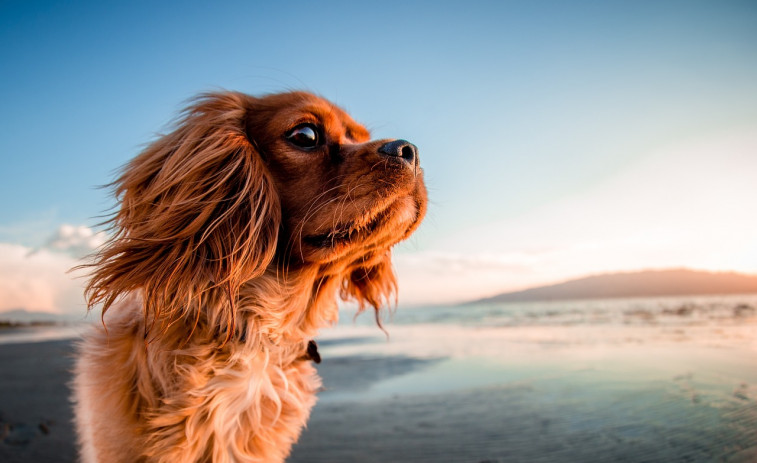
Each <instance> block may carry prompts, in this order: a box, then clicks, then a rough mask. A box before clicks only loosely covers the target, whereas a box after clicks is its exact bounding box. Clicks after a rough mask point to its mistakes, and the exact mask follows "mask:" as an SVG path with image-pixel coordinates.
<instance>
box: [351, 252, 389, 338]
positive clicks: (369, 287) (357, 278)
mask: <svg viewBox="0 0 757 463" xmlns="http://www.w3.org/2000/svg"><path fill="white" fill-rule="evenodd" d="M340 296H341V298H342V299H343V300H345V301H348V300H355V301H357V303H358V306H359V311H361V312H362V311H363V310H365V309H366V307H368V306H371V307H373V309H374V311H375V314H376V322H377V323H378V324H379V326H381V318H380V316H379V313H380V310H381V308H382V307H384V306H391V304H392V302H394V303H395V304H396V296H397V277H396V276H395V275H394V270H393V269H392V260H391V254H390V252H389V251H387V252H386V254H385V255H384V256H382V258H381V259H378V260H375V261H371V262H370V263H369V264H367V265H361V266H359V267H357V268H355V269H353V270H352V271H351V272H350V273H349V274H348V275H347V277H346V278H345V279H344V281H343V283H342V288H341V292H340Z"/></svg>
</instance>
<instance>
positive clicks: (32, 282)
mask: <svg viewBox="0 0 757 463" xmlns="http://www.w3.org/2000/svg"><path fill="white" fill-rule="evenodd" d="M31 251H32V249H31V248H28V247H26V246H22V245H18V244H10V243H0V256H2V257H0V310H7V309H16V308H24V309H27V310H33V311H34V310H43V311H50V312H57V313H68V314H79V313H80V314H82V316H83V315H84V314H85V313H86V309H85V304H84V298H83V295H82V293H83V284H84V283H83V280H81V279H77V276H79V277H80V276H81V272H79V273H76V272H74V273H69V270H70V269H71V268H72V267H74V266H76V265H77V264H79V263H80V262H79V261H78V260H77V259H75V258H73V257H71V256H69V255H66V254H63V253H55V252H50V251H48V250H46V249H40V250H37V251H36V252H31Z"/></svg>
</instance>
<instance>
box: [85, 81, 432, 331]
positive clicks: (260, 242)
mask: <svg viewBox="0 0 757 463" xmlns="http://www.w3.org/2000/svg"><path fill="white" fill-rule="evenodd" d="M114 187H115V190H116V195H117V198H118V199H119V201H120V209H119V210H118V211H117V212H116V213H115V215H114V217H113V219H112V225H113V231H114V233H113V237H112V239H111V240H110V241H109V242H108V243H107V244H106V246H105V247H104V248H103V249H102V250H101V252H100V254H99V255H98V258H97V261H96V263H95V264H94V267H95V271H94V272H93V278H92V280H91V281H90V285H89V288H88V291H89V297H90V303H91V304H95V303H103V306H104V309H106V310H107V308H108V307H109V306H110V305H111V304H112V303H113V302H114V301H115V300H116V299H117V298H118V297H120V296H122V295H125V294H126V293H129V292H132V291H136V290H141V291H142V294H143V300H144V304H145V310H146V311H147V312H146V313H148V314H150V315H151V316H153V317H154V319H157V320H164V321H166V320H167V321H171V320H173V319H176V318H178V317H182V316H185V315H187V314H188V313H189V312H192V311H194V309H193V308H197V307H202V306H203V304H207V303H209V302H213V301H219V300H227V301H229V304H230V305H231V307H232V309H233V303H234V302H233V301H234V300H235V298H236V294H237V292H238V290H239V288H240V286H241V285H242V284H244V283H245V282H247V281H250V280H252V279H255V278H259V277H261V276H263V275H264V274H265V273H266V272H269V273H270V272H272V271H276V272H297V271H303V269H314V268H317V270H318V272H320V273H321V274H323V275H328V276H329V277H330V278H336V279H340V280H341V287H342V297H344V298H354V299H356V300H357V301H358V302H359V303H360V304H361V306H364V305H366V304H367V305H371V306H373V307H376V308H378V307H379V306H380V305H381V304H382V301H384V300H385V299H387V298H388V296H389V295H390V294H391V293H392V292H393V291H394V290H395V286H396V285H395V279H394V274H393V272H392V270H391V262H390V254H389V250H390V248H391V247H392V246H393V245H394V244H396V243H398V242H399V241H401V240H403V239H404V238H406V237H407V236H409V234H410V233H411V232H412V231H413V230H415V228H417V226H418V225H419V223H420V221H421V219H422V218H423V215H424V213H425V210H426V190H425V187H424V184H423V173H422V170H421V169H420V166H419V160H418V151H417V149H416V147H415V146H414V145H412V144H411V143H409V142H407V141H404V140H375V141H371V140H370V134H369V132H368V131H367V130H366V129H365V128H364V127H363V126H361V125H360V124H358V123H356V122H355V121H353V120H352V118H350V116H349V115H347V114H346V113H345V112H344V111H343V110H341V109H340V108H338V107H336V106H334V105H333V104H331V103H329V102H328V101H326V100H324V99H322V98H319V97H316V96H314V95H311V94H308V93H303V92H293V93H284V94H276V95H269V96H265V97H262V98H256V97H251V96H248V95H244V94H240V93H231V92H229V93H218V94H208V95H204V96H202V97H200V98H199V99H198V100H196V101H195V103H194V104H193V105H192V106H190V107H189V108H188V109H187V110H186V112H185V114H184V117H183V118H182V119H181V120H180V122H179V124H178V126H177V128H176V129H175V130H174V131H173V132H172V133H170V134H168V135H165V136H164V137H162V138H160V139H158V140H157V141H155V142H154V143H153V144H152V145H150V146H149V147H148V148H147V149H146V150H145V151H144V152H143V153H142V154H140V155H139V156H138V157H136V158H135V159H134V160H132V161H131V162H130V163H129V164H127V165H126V166H125V167H124V169H123V172H122V174H121V176H120V177H119V179H118V180H117V181H116V182H114Z"/></svg>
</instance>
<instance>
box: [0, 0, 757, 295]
mask: <svg viewBox="0 0 757 463" xmlns="http://www.w3.org/2000/svg"><path fill="white" fill-rule="evenodd" d="M108 3H110V2H78V3H73V2H3V3H2V4H0V67H2V69H3V71H2V73H0V101H2V111H0V118H1V119H0V127H2V129H0V153H1V155H2V160H3V169H1V170H0V195H2V198H3V201H2V203H1V204H0V246H1V245H4V246H6V247H7V249H11V248H12V249H13V250H14V251H13V252H10V251H7V252H6V253H5V254H6V257H0V274H3V275H6V274H7V275H9V278H11V277H13V278H15V279H16V280H17V281H15V280H14V281H15V283H13V284H12V285H11V284H10V283H6V288H5V291H6V293H7V294H10V293H13V294H14V296H13V297H10V296H8V297H6V298H5V300H6V301H8V300H11V299H13V300H14V301H15V300H18V299H19V298H20V297H22V296H20V294H24V293H25V292H28V291H29V288H32V287H33V288H37V289H35V291H36V292H38V293H39V292H44V291H42V290H41V289H39V287H41V286H44V284H45V283H44V282H43V281H38V282H36V283H34V284H32V283H30V282H29V281H21V280H22V277H21V276H18V275H27V274H29V275H37V274H40V268H43V267H44V268H52V267H54V266H55V265H57V266H58V267H60V268H62V267H63V265H64V260H63V258H62V257H61V254H62V253H63V252H64V251H67V250H69V251H70V249H69V248H66V246H65V245H64V244H61V246H59V247H56V248H51V243H62V242H63V241H65V240H63V241H61V239H63V238H65V237H69V238H71V237H74V238H76V240H79V241H77V243H75V244H74V245H72V247H71V249H77V250H79V249H81V242H82V240H84V242H87V243H88V242H90V241H87V240H88V239H89V238H88V237H90V238H91V236H90V235H88V233H90V232H85V231H84V230H85V228H83V227H92V226H93V225H94V224H96V223H97V222H98V219H97V218H96V216H97V215H99V214H101V213H102V212H103V211H104V210H106V209H107V208H108V207H109V206H111V205H112V202H111V200H110V198H109V197H108V195H107V192H106V191H104V190H101V189H98V188H97V185H101V184H104V183H107V182H108V181H109V180H111V179H112V174H113V171H114V170H115V169H116V168H117V167H118V166H120V165H121V164H123V163H124V162H126V161H127V160H128V159H129V158H131V157H132V156H134V155H135V154H137V153H138V152H139V150H140V148H141V147H142V146H144V145H145V144H146V143H148V142H149V141H151V140H152V139H154V137H155V136H156V134H157V133H158V132H160V131H161V130H162V129H165V128H166V126H167V123H169V122H170V120H171V119H172V117H173V116H175V115H176V113H177V111H178V110H179V109H180V108H181V107H182V104H183V102H185V101H186V100H187V99H189V98H191V97H192V96H193V95H195V94H197V93H198V92H201V91H207V90H214V89H220V88H226V89H233V90H240V91H244V92H247V93H251V94H260V93H267V92H275V91H280V90H286V89H293V88H300V89H307V90H311V91H314V92H316V93H319V94H321V95H323V96H325V97H327V98H329V99H331V100H333V101H335V102H336V103H338V104H340V105H341V106H343V107H344V108H345V109H347V110H348V111H349V112H350V113H351V114H352V115H353V116H354V117H355V118H356V119H357V120H359V121H361V122H363V123H364V124H365V125H367V126H368V127H369V128H370V129H372V131H373V133H374V135H375V136H377V137H381V138H384V137H387V138H389V137H391V138H405V139H408V140H411V141H412V142H413V143H415V144H416V145H418V147H419V148H420V155H421V161H422V163H423V166H424V168H425V171H426V179H427V183H428V186H429V190H430V196H431V200H432V205H431V208H430V211H429V216H428V219H427V220H426V223H425V224H424V226H423V227H422V228H421V230H420V231H419V233H418V234H417V235H416V236H415V237H414V238H413V239H412V240H411V242H410V243H408V244H405V245H403V246H402V247H401V248H400V249H398V252H397V260H396V266H397V270H398V272H399V273H400V277H401V279H402V283H401V288H402V291H403V292H404V293H405V294H406V295H407V300H408V301H410V302H412V303H422V302H429V301H438V300H439V299H440V298H442V299H445V300H456V299H457V300H463V299H465V298H466V297H474V296H478V295H487V294H492V293H494V292H497V291H499V290H506V289H516V288H519V287H524V286H529V285H531V284H540V283H544V282H549V281H555V280H559V279H563V278H568V277H571V276H580V275H582V274H586V273H592V272H599V271H613V270H632V269H636V268H651V267H665V266H689V267H698V268H706V269H713V270H724V269H735V270H741V271H751V272H755V273H757V249H754V241H753V240H751V238H750V233H751V232H752V231H754V232H755V233H756V234H755V235H754V236H757V225H755V224H754V221H753V220H752V219H749V218H748V216H750V215H755V214H754V208H753V206H751V204H750V202H751V201H752V199H751V198H754V197H755V196H754V194H757V187H755V186H751V184H752V183H757V182H752V181H751V179H752V178H753V177H754V175H757V174H753V173H752V172H757V170H754V171H750V169H751V168H754V167H757V165H755V159H757V141H755V135H756V134H757V131H756V130H755V129H757V27H755V24H757V4H755V3H754V2H749V1H743V2H739V1H724V2H699V1H678V2H675V1H674V2H670V1H659V2H630V1H629V2H589V1H586V2H560V1H537V2H470V1H468V2H380V3H377V2H372V3H371V4H360V3H358V2H321V3H313V2H296V1H290V2H281V3H279V4H275V5H271V4H268V3H257V2H218V3H216V4H213V5H212V6H209V5H208V4H205V3H200V2H196V3H195V2H180V3H173V4H172V3H170V2H154V3H152V4H151V3H140V2H130V3H124V4H121V5H117V6H114V5H110V4H108ZM621 186H623V188H621ZM682 191H685V192H686V194H685V195H683V196H679V195H680V194H681V192H682ZM724 204H725V205H726V206H724ZM665 211H668V212H669V213H666V212H665ZM722 222H725V223H722ZM698 224H699V225H698ZM702 224H704V226H700V225H702ZM63 226H67V227H68V228H65V230H63V229H61V227H63ZM72 227H73V228H72ZM77 227H78V228H77ZM598 229H601V230H602V231H603V233H601V234H599V235H595V234H593V233H595V232H596V230H598ZM704 229H706V232H705V231H703V230H704ZM62 230H63V231H62ZM71 230H80V231H79V232H72V231H71ZM697 230H700V232H701V233H705V235H706V236H705V237H704V238H702V236H700V235H698V234H697V233H698V232H697ZM72 233H73V234H72ZM730 233H736V235H731V234H730ZM673 236H676V237H677V238H676V239H673V238H671V237H673ZM62 237H63V238H62ZM56 240H57V241H56ZM93 242H97V240H94V241H93ZM722 243H729V245H730V246H731V247H728V246H726V247H725V248H724V247H722V246H721V244H722ZM703 248H706V249H703ZM31 249H36V250H37V251H38V252H36V253H34V254H33V255H31V257H30V256H29V255H28V251H29V250H31ZM24 250H26V253H25V251H24ZM46 253H48V254H49V255H48V254H46ZM56 253H57V254H56ZM705 253H706V255H705ZM11 254H12V255H13V256H15V257H7V256H8V255H11ZM69 254H70V253H69ZM45 256H46V257H45ZM639 256H641V257H639ZM43 257H44V258H45V259H47V261H50V262H57V263H56V264H54V265H53V264H50V262H47V261H45V262H46V263H45V262H41V261H40V262H34V263H32V262H31V261H32V260H34V259H37V260H41V259H43ZM642 257H643V258H642ZM45 266H47V267H45ZM51 266H52V267H51ZM58 267H56V268H58ZM3 268H4V269H5V273H3ZM20 268H24V269H27V270H28V272H27V273H25V272H24V271H20V270H19V269H20ZM32 269H34V270H32ZM50 271H51V272H52V270H50ZM14 275H15V276H14ZM24 278H26V277H24ZM61 281H64V280H61ZM63 284H64V283H61V285H63ZM11 286H12V287H11ZM440 287H443V288H448V291H446V292H445V291H440V289H439V288H440ZM8 288H10V289H8ZM48 289H49V292H50V294H51V296H50V298H48V299H45V300H44V301H37V302H29V303H28V304H25V305H28V306H30V307H31V306H35V307H36V306H47V305H51V304H52V305H53V306H55V307H53V308H56V309H58V310H61V306H63V305H66V304H69V305H70V303H63V302H61V301H63V300H64V299H65V298H62V296H55V294H60V293H61V291H62V290H60V289H59V288H58V289H56V288H48ZM3 291H4V290H3V288H0V293H3ZM56 291H58V292H57V293H56ZM66 291H67V292H65V291H64V292H65V293H66V294H74V293H75V291H73V290H69V289H66ZM66 297H68V296H66ZM72 297H73V296H72ZM2 299H3V297H2V294H0V300H2ZM65 300H66V301H68V300H69V299H65ZM401 300H402V294H401ZM49 301H53V302H49ZM56 301H57V302H56ZM9 304H11V303H10V302H7V303H6V305H9ZM14 304H16V303H14ZM19 304H20V302H19ZM16 305H17V304H16ZM0 308H2V307H0Z"/></svg>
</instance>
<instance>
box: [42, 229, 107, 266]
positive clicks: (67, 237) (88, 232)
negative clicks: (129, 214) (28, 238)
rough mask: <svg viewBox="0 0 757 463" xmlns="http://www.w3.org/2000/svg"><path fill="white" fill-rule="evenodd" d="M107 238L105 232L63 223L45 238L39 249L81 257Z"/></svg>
mask: <svg viewBox="0 0 757 463" xmlns="http://www.w3.org/2000/svg"><path fill="white" fill-rule="evenodd" d="M107 238H108V236H107V234H106V233H105V232H95V231H94V230H92V229H91V228H89V227H86V226H84V225H79V226H76V225H68V224H63V225H61V226H60V227H58V230H57V231H56V232H55V233H54V234H53V235H52V236H51V237H50V238H48V239H47V241H46V242H45V244H44V245H43V246H42V248H41V249H48V250H50V251H54V252H62V253H66V254H69V255H71V256H73V257H77V258H81V257H84V256H86V255H88V254H90V253H91V252H92V251H94V250H95V249H97V248H98V247H99V246H101V245H102V244H103V243H105V241H106V240H107Z"/></svg>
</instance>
